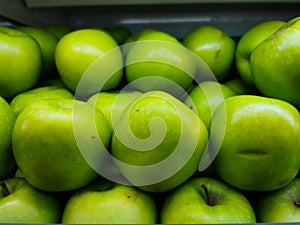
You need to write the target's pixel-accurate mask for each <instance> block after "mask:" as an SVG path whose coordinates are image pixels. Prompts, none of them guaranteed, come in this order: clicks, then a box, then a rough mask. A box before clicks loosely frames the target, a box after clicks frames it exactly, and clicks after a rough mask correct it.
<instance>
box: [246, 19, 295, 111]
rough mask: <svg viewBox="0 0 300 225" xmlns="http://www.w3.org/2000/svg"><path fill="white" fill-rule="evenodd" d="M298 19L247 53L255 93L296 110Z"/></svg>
mask: <svg viewBox="0 0 300 225" xmlns="http://www.w3.org/2000/svg"><path fill="white" fill-rule="evenodd" d="M299 43H300V17H297V18H295V19H292V20H290V21H288V22H287V23H286V24H285V25H283V26H282V27H281V28H280V29H279V30H278V31H276V32H275V33H274V34H273V35H271V36H270V37H269V38H267V39H265V40H264V41H263V42H261V43H260V44H259V45H258V46H257V47H256V48H255V49H254V51H253V52H252V53H251V56H250V69H251V72H252V77H253V80H254V83H255V86H256V87H257V89H258V90H259V91H260V92H261V93H262V94H263V95H265V96H268V97H273V98H279V99H282V100H285V101H287V102H290V103H292V104H293V105H294V106H296V107H298V108H299V107H300V88H299V81H300V67H299V60H298V59H299V58H300V44H299Z"/></svg>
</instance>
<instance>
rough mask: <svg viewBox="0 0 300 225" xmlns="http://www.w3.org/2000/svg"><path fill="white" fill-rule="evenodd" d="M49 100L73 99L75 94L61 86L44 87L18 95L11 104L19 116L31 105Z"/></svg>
mask: <svg viewBox="0 0 300 225" xmlns="http://www.w3.org/2000/svg"><path fill="white" fill-rule="evenodd" d="M49 98H67V99H73V98H74V96H73V94H72V93H71V92H70V91H69V90H68V89H66V88H63V87H59V86H44V87H38V88H34V89H31V90H29V91H25V92H23V93H20V94H18V95H16V96H15V97H14V98H13V99H12V100H11V102H10V106H11V108H12V109H13V111H14V113H15V114H16V115H17V116H18V115H19V114H20V113H21V112H22V110H23V109H24V108H25V107H26V106H27V105H29V104H31V103H33V102H35V101H38V100H41V99H49Z"/></svg>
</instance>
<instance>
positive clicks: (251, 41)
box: [235, 20, 285, 88]
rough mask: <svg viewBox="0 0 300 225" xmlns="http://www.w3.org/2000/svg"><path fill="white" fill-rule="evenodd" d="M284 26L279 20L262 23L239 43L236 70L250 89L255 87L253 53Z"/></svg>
mask: <svg viewBox="0 0 300 225" xmlns="http://www.w3.org/2000/svg"><path fill="white" fill-rule="evenodd" d="M284 24H285V22H283V21H279V20H268V21H264V22H261V23H259V24H257V25H255V26H253V27H252V28H250V29H249V30H248V31H247V32H246V33H245V34H244V35H243V36H242V37H241V39H240V40H239V41H238V43H237V47H236V52H235V59H236V61H235V62H236V68H237V71H238V73H239V75H240V77H241V79H242V80H243V82H245V84H246V85H247V86H248V87H250V88H254V87H255V85H254V82H253V78H252V75H251V68H250V55H251V52H252V51H253V50H254V49H255V48H256V46H257V45H258V44H260V43H261V42H262V41H263V40H265V39H266V38H268V37H269V36H271V35H272V34H273V33H275V31H277V30H278V29H279V28H280V27H282V26H283V25H284Z"/></svg>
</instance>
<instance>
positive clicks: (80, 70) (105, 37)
mask: <svg viewBox="0 0 300 225" xmlns="http://www.w3.org/2000/svg"><path fill="white" fill-rule="evenodd" d="M110 51H113V53H111V54H110V53H109V52H110ZM107 55H108V58H107V59H106V60H108V61H106V64H110V66H112V65H114V68H115V67H116V68H118V69H119V70H118V71H116V72H115V73H114V74H110V75H111V76H110V78H109V79H108V80H107V82H106V83H105V84H104V86H103V87H102V89H101V90H103V91H104V90H110V89H112V88H115V87H116V86H117V85H118V84H119V82H120V81H121V79H122V75H123V73H122V70H121V69H122V68H123V59H122V53H121V50H120V49H119V46H118V44H117V43H116V42H115V40H114V39H113V38H112V37H111V36H110V35H109V34H107V32H105V31H101V30H96V29H80V30H76V31H72V32H70V33H68V34H66V35H65V36H64V37H62V38H61V39H60V41H59V42H58V44H57V47H56V51H55V62H56V66H57V70H58V72H59V74H60V77H61V79H62V80H63V82H64V83H65V84H66V86H67V87H68V88H69V89H70V90H72V91H73V92H75V91H76V88H77V85H78V83H79V82H80V80H81V79H82V78H83V76H84V75H85V72H86V71H87V69H88V68H89V66H91V65H92V64H93V63H94V62H96V60H97V59H99V58H100V57H101V58H103V56H107ZM104 70H105V69H104ZM98 72H99V71H98ZM105 72H106V71H104V73H105ZM101 78H102V71H100V72H99V73H98V74H97V75H96V76H94V77H93V79H101ZM84 79H89V77H85V78H84ZM93 79H92V80H90V81H89V82H90V83H94V82H95V80H93ZM102 79H103V78H102ZM90 83H89V84H90ZM99 91H100V90H99ZM89 94H92V93H88V94H87V95H89Z"/></svg>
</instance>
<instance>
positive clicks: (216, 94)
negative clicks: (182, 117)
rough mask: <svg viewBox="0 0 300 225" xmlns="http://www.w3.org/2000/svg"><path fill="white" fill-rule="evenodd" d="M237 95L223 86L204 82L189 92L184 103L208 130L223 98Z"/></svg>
mask: <svg viewBox="0 0 300 225" xmlns="http://www.w3.org/2000/svg"><path fill="white" fill-rule="evenodd" d="M234 95H237V93H236V92H235V91H233V90H231V89H230V88H228V87H227V86H225V85H224V84H220V83H218V82H214V81H204V82H202V83H200V84H199V85H197V86H196V87H194V88H193V89H192V90H190V91H189V95H188V96H189V97H188V98H186V100H185V101H184V103H185V104H186V105H187V106H188V107H189V108H191V109H193V110H194V111H195V113H197V115H198V116H199V117H200V118H201V119H202V121H203V122H204V124H205V126H206V127H207V128H208V129H209V127H210V122H211V117H212V115H213V112H214V111H215V110H216V108H217V106H218V105H219V104H220V103H221V102H223V101H224V99H225V98H228V97H231V96H234Z"/></svg>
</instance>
